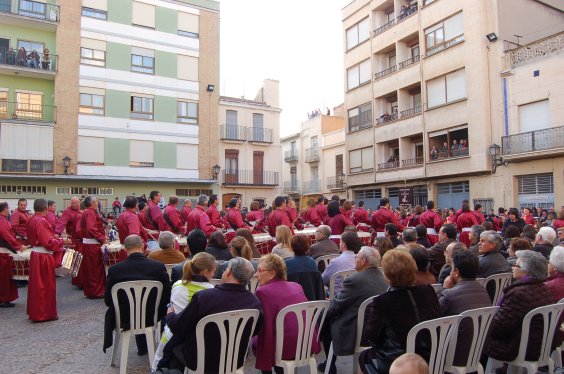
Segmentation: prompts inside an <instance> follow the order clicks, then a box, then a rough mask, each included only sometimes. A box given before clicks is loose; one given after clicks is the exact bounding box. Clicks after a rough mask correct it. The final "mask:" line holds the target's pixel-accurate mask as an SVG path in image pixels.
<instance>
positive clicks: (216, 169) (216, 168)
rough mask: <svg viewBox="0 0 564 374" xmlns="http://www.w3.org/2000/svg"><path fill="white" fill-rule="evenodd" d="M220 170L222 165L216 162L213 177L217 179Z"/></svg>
mask: <svg viewBox="0 0 564 374" xmlns="http://www.w3.org/2000/svg"><path fill="white" fill-rule="evenodd" d="M220 171H221V166H219V165H217V164H216V165H214V166H213V167H212V173H213V179H217V176H218V175H219V172H220Z"/></svg>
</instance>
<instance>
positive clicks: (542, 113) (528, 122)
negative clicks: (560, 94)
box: [519, 99, 551, 132]
mask: <svg viewBox="0 0 564 374" xmlns="http://www.w3.org/2000/svg"><path fill="white" fill-rule="evenodd" d="M550 127H551V117H550V106H549V105H548V99H546V100H541V101H537V102H535V103H528V104H524V105H519V130H520V132H529V131H536V130H543V129H549V128H550Z"/></svg>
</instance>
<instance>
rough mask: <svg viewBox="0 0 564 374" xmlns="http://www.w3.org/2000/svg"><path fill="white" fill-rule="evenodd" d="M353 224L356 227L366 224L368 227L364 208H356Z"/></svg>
mask: <svg viewBox="0 0 564 374" xmlns="http://www.w3.org/2000/svg"><path fill="white" fill-rule="evenodd" d="M353 223H354V224H355V225H358V224H359V223H366V224H367V225H370V218H368V212H367V211H366V209H364V208H358V209H357V210H356V212H354V214H353Z"/></svg>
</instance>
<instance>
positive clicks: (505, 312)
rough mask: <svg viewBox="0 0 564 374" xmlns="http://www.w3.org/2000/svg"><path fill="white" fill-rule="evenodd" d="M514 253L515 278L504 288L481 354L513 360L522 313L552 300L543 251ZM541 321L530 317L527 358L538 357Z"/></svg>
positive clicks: (519, 335)
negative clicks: (515, 259) (546, 282)
mask: <svg viewBox="0 0 564 374" xmlns="http://www.w3.org/2000/svg"><path fill="white" fill-rule="evenodd" d="M486 233H487V231H486V232H485V233H483V234H482V235H484V234H486ZM516 255H517V261H516V263H515V265H514V266H513V278H514V279H515V282H514V283H512V284H510V285H509V286H507V287H506V288H505V289H504V290H503V298H502V299H501V305H500V309H499V311H498V312H497V313H496V315H495V316H494V317H493V320H492V323H491V325H490V329H489V332H488V336H487V338H486V342H485V345H484V354H485V355H487V356H488V357H491V358H493V359H495V360H500V361H513V360H514V359H515V358H516V357H517V353H518V351H519V346H520V341H521V328H522V325H523V319H524V318H525V315H526V314H527V313H529V312H530V311H531V310H533V309H535V308H538V307H540V306H545V305H549V304H552V303H554V296H553V295H552V293H551V292H550V290H549V289H548V287H546V286H545V284H544V281H545V280H546V274H547V264H546V259H545V258H544V257H543V255H541V254H540V253H537V252H533V251H518V252H517V253H516ZM541 321H542V320H538V319H536V320H533V321H532V324H531V329H530V333H529V340H528V344H527V353H526V356H525V357H526V359H527V360H531V361H536V360H537V359H538V358H539V354H540V348H541V346H542V341H541V338H542V335H543V334H542V331H543V328H542V322H541Z"/></svg>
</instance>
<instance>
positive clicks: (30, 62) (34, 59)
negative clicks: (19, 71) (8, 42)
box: [0, 47, 57, 71]
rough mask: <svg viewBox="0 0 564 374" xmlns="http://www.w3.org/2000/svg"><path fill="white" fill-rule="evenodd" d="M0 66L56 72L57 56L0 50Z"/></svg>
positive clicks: (21, 49)
mask: <svg viewBox="0 0 564 374" xmlns="http://www.w3.org/2000/svg"><path fill="white" fill-rule="evenodd" d="M0 64H1V65H10V66H13V67H15V68H25V69H34V70H39V71H57V56H56V55H52V54H50V53H44V51H39V52H38V51H35V50H32V51H26V50H25V48H20V49H19V50H15V49H12V48H6V47H2V48H0Z"/></svg>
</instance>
